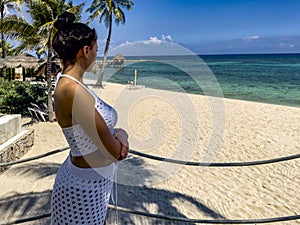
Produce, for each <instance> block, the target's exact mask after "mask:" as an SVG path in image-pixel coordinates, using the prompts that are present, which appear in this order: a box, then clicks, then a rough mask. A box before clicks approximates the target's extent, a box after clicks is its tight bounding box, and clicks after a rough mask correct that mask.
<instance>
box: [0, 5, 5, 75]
mask: <svg viewBox="0 0 300 225" xmlns="http://www.w3.org/2000/svg"><path fill="white" fill-rule="evenodd" d="M0 9H1V47H2V58H3V59H5V57H6V49H5V38H4V33H3V30H2V22H3V18H4V2H3V1H1V6H0ZM2 72H3V77H4V79H5V78H6V67H3V70H2Z"/></svg>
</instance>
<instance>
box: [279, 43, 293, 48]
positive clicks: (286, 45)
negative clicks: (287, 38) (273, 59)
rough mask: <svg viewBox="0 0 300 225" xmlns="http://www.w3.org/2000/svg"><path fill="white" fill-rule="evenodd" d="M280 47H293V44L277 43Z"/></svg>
mask: <svg viewBox="0 0 300 225" xmlns="http://www.w3.org/2000/svg"><path fill="white" fill-rule="evenodd" d="M279 47H280V48H294V47H295V45H294V44H286V43H279Z"/></svg>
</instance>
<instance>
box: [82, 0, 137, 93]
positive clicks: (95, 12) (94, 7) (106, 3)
mask: <svg viewBox="0 0 300 225" xmlns="http://www.w3.org/2000/svg"><path fill="white" fill-rule="evenodd" d="M133 5H134V3H133V2H132V1H131V0H93V2H92V4H91V5H90V7H89V8H88V9H87V10H86V11H87V12H89V13H91V16H90V17H89V19H90V20H94V19H95V18H97V17H99V23H101V22H102V21H104V25H105V27H106V28H108V35H107V39H106V45H105V49H104V55H103V63H102V68H101V72H100V76H99V78H98V80H97V82H96V86H98V87H101V88H103V84H102V80H103V76H104V71H105V64H106V61H107V54H108V49H109V45H110V40H111V33H112V23H113V18H114V19H115V24H116V25H119V24H120V23H122V24H125V13H124V12H123V11H122V9H123V8H126V9H127V10H131V8H132V6H133Z"/></svg>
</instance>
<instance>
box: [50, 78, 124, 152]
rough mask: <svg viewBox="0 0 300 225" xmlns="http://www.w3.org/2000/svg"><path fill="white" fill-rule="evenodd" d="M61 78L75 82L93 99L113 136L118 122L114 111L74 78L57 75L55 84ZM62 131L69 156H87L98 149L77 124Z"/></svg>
mask: <svg viewBox="0 0 300 225" xmlns="http://www.w3.org/2000/svg"><path fill="white" fill-rule="evenodd" d="M61 77H68V78H69V79H71V80H73V81H75V82H77V83H78V84H79V85H81V86H82V87H83V88H85V89H86V90H87V91H88V92H89V93H90V94H91V95H92V96H93V97H94V99H95V109H96V110H97V112H98V113H99V114H100V115H101V116H102V118H103V119H104V121H105V123H106V125H107V126H108V128H109V130H110V132H111V134H114V127H115V126H116V124H117V121H118V115H117V112H116V110H115V109H114V108H112V107H111V106H110V105H108V104H107V103H105V102H104V101H103V100H101V99H100V98H99V97H98V96H97V95H96V94H95V93H94V92H93V91H92V90H90V89H88V88H87V87H86V86H85V85H83V84H82V83H81V82H79V81H78V80H76V79H75V78H74V77H71V76H69V75H66V74H63V75H62V74H58V75H57V80H56V83H57V82H58V80H59V79H60V78H61ZM62 131H63V133H64V135H65V137H66V139H67V142H68V144H69V145H70V148H71V152H70V154H71V155H72V156H83V155H87V154H90V153H92V152H94V151H96V150H97V149H98V147H97V146H96V145H95V144H94V142H93V141H92V139H91V138H90V137H89V136H88V135H87V134H86V133H85V131H84V130H83V129H82V127H81V126H80V125H79V124H75V125H73V126H71V127H66V128H62Z"/></svg>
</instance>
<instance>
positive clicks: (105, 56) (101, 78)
mask: <svg viewBox="0 0 300 225" xmlns="http://www.w3.org/2000/svg"><path fill="white" fill-rule="evenodd" d="M111 33H112V15H111V16H110V19H109V29H108V36H107V39H106V44H105V49H104V55H103V63H102V67H101V72H100V76H99V77H98V80H97V82H96V84H95V86H96V87H101V88H103V77H104V72H105V66H106V62H107V55H108V49H109V45H110V38H111Z"/></svg>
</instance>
